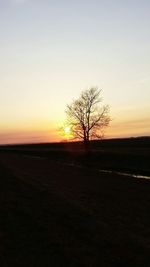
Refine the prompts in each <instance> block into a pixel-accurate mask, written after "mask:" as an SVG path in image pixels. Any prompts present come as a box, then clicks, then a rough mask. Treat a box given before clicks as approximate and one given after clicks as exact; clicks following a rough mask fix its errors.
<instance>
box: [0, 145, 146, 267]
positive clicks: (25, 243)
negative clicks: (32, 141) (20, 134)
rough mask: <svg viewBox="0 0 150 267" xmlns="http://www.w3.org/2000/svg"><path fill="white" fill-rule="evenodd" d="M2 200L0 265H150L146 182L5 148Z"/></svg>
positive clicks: (1, 162)
mask: <svg viewBox="0 0 150 267" xmlns="http://www.w3.org/2000/svg"><path fill="white" fill-rule="evenodd" d="M21 150H22V148H21ZM105 151H106V150H105ZM146 153H147V152H146ZM88 165H89V164H88ZM96 166H97V165H96ZM147 166H148V165H147ZM147 168H148V167H147ZM0 198H1V200H0V214H1V216H0V237H1V245H0V266H19V267H20V266H23V267H24V266H32V267H33V266H52V267H53V266H54V267H55V266H58V267H59V266H65V267H66V266H73V267H75V266H91V267H97V266H102V267H107V266H115V267H116V266H122V267H125V266H128V267H130V266H131V267H134V266H135V267H149V266H150V257H149V251H150V180H146V179H137V178H133V177H131V176H130V175H129V176H123V175H119V174H116V173H113V172H112V173H102V172H99V171H98V169H97V168H95V169H94V168H93V167H91V166H85V164H76V162H75V161H74V164H71V161H69V160H68V161H67V160H66V158H65V160H64V161H63V160H60V159H59V157H58V159H57V158H56V156H55V157H54V159H52V158H50V157H47V156H45V157H44V154H43V156H39V155H37V154H35V153H24V152H22V153H20V152H17V151H16V149H15V150H13V149H12V151H8V149H7V151H3V150H2V151H1V153H0Z"/></svg>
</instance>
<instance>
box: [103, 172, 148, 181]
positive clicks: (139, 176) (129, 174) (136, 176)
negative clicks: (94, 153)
mask: <svg viewBox="0 0 150 267" xmlns="http://www.w3.org/2000/svg"><path fill="white" fill-rule="evenodd" d="M99 171H100V172H104V173H112V174H113V173H114V174H120V175H123V176H128V177H129V176H131V177H134V178H138V179H147V180H150V176H145V175H139V174H131V173H125V172H117V171H108V170H99Z"/></svg>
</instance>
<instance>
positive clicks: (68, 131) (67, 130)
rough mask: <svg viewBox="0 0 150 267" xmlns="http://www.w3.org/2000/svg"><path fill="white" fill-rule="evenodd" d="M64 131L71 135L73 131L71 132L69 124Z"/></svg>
mask: <svg viewBox="0 0 150 267" xmlns="http://www.w3.org/2000/svg"><path fill="white" fill-rule="evenodd" d="M64 132H65V134H66V135H69V134H70V133H71V132H70V127H69V126H67V127H65V128H64Z"/></svg>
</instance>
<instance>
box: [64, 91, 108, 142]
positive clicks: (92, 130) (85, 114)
mask: <svg viewBox="0 0 150 267" xmlns="http://www.w3.org/2000/svg"><path fill="white" fill-rule="evenodd" d="M101 92H102V91H101V90H99V89H98V88H96V87H92V88H90V89H89V90H85V91H83V92H82V93H81V95H80V96H79V98H78V99H76V100H74V101H73V102H72V103H71V104H70V105H67V108H66V114H67V122H68V124H69V125H70V129H71V133H72V136H73V138H74V139H77V140H83V141H84V142H85V143H87V142H89V140H91V139H99V138H102V137H103V135H104V128H105V127H106V126H108V125H109V123H110V116H109V106H108V105H102V104H101V103H102V97H101Z"/></svg>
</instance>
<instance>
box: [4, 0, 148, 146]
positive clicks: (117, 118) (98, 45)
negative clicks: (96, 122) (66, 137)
mask: <svg viewBox="0 0 150 267" xmlns="http://www.w3.org/2000/svg"><path fill="white" fill-rule="evenodd" d="M91 86H98V87H99V88H102V89H103V99H104V103H105V104H109V105H110V109H111V117H112V122H111V126H110V127H109V128H108V129H107V131H106V137H118V136H119V137H124V136H139V135H150V1H149V0H105V1H104V0H103V1H101V0H0V143H16V142H19V143H20V142H21V143H22V142H44V141H59V140H61V139H62V137H61V136H59V133H58V131H57V129H58V128H59V127H60V126H61V124H62V123H63V121H64V119H65V112H64V110H65V107H66V104H68V103H70V102H71V101H72V99H74V98H76V97H78V96H79V94H80V92H81V91H82V90H84V89H87V88H89V87H91Z"/></svg>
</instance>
